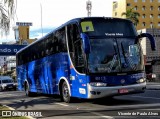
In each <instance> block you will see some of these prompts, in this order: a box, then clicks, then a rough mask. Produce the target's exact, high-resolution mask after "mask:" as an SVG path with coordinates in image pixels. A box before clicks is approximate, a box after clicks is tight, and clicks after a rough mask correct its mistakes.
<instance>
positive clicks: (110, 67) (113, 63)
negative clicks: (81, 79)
mask: <svg viewBox="0 0 160 119" xmlns="http://www.w3.org/2000/svg"><path fill="white" fill-rule="evenodd" d="M134 42H135V40H134V39H130V38H103V39H97V38H96V39H90V43H91V53H90V54H89V58H88V68H89V72H90V73H112V72H128V71H138V70H143V62H142V61H141V52H140V48H139V46H138V45H135V44H134Z"/></svg>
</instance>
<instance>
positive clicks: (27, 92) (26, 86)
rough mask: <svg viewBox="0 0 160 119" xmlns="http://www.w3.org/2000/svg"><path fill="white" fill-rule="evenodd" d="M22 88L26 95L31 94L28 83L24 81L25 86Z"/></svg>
mask: <svg viewBox="0 0 160 119" xmlns="http://www.w3.org/2000/svg"><path fill="white" fill-rule="evenodd" d="M24 89H25V94H26V96H28V97H31V96H32V93H31V92H30V91H29V85H28V83H27V82H25V87H24Z"/></svg>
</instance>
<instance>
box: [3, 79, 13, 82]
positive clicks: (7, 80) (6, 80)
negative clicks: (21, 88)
mask: <svg viewBox="0 0 160 119" xmlns="http://www.w3.org/2000/svg"><path fill="white" fill-rule="evenodd" d="M2 83H13V81H12V80H11V79H5V80H2Z"/></svg>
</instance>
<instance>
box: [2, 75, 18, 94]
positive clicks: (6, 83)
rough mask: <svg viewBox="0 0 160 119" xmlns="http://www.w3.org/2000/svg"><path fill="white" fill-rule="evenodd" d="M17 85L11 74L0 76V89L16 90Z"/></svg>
mask: <svg viewBox="0 0 160 119" xmlns="http://www.w3.org/2000/svg"><path fill="white" fill-rule="evenodd" d="M16 89H17V85H16V83H14V81H13V79H12V78H11V77H9V76H0V91H4V90H16Z"/></svg>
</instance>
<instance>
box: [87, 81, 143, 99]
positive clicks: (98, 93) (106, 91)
mask: <svg viewBox="0 0 160 119" xmlns="http://www.w3.org/2000/svg"><path fill="white" fill-rule="evenodd" d="M87 86H88V98H89V99H96V98H103V97H110V96H116V95H126V94H133V93H143V92H144V91H145V89H146V82H144V83H140V84H134V85H127V86H112V87H94V86H91V85H90V84H88V85H87Z"/></svg>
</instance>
